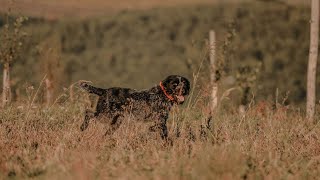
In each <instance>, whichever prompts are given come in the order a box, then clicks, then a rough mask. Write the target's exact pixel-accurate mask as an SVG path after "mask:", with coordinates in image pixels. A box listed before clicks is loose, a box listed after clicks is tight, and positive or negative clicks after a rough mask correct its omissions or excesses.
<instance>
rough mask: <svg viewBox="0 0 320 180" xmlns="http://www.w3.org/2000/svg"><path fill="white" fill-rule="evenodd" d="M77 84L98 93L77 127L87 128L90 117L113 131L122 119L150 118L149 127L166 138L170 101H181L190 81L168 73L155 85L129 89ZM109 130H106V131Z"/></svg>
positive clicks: (187, 93) (182, 101)
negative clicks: (95, 102)
mask: <svg viewBox="0 0 320 180" xmlns="http://www.w3.org/2000/svg"><path fill="white" fill-rule="evenodd" d="M79 86H80V87H81V88H82V89H84V90H86V91H87V92H89V93H92V94H95V95H98V96H99V99H98V102H97V106H96V110H95V112H91V111H90V110H87V111H86V113H85V118H84V121H83V123H82V125H81V126H80V130H81V131H84V130H85V129H87V127H88V125H89V122H90V120H91V119H96V120H98V121H100V122H105V123H108V124H109V125H110V127H111V129H110V130H111V131H110V132H114V131H115V130H116V129H117V128H118V127H119V126H120V124H121V122H122V121H123V119H124V118H126V117H128V115H130V117H133V119H135V120H142V121H153V122H154V125H152V126H151V127H150V128H149V130H150V131H153V132H154V131H159V132H160V136H161V138H162V139H166V138H167V137H168V130H167V125H166V122H167V119H168V117H169V112H170V109H171V108H172V106H173V105H174V104H183V103H184V101H185V99H186V96H188V95H189V92H190V82H189V80H188V79H187V78H185V77H182V76H179V75H170V76H168V77H167V78H165V79H164V80H163V81H160V83H159V85H156V86H154V87H152V88H150V89H147V90H141V91H137V90H134V89H129V88H119V87H113V88H108V89H103V88H98V87H94V86H91V85H89V84H88V83H86V82H80V83H79ZM110 132H109V133H110Z"/></svg>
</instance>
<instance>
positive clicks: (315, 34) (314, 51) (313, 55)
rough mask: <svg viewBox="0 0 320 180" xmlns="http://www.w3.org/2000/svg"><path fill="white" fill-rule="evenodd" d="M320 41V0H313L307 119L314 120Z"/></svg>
mask: <svg viewBox="0 0 320 180" xmlns="http://www.w3.org/2000/svg"><path fill="white" fill-rule="evenodd" d="M318 41H319V0H312V3H311V22H310V51H309V62H308V77H307V119H309V120H311V121H312V120H313V119H314V115H315V105H316V73H317V72H316V70H317V59H318Z"/></svg>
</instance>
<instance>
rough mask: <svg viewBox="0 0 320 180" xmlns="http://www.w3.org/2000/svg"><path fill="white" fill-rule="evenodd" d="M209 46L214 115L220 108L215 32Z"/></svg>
mask: <svg viewBox="0 0 320 180" xmlns="http://www.w3.org/2000/svg"><path fill="white" fill-rule="evenodd" d="M209 41H210V42H209V45H210V65H211V68H210V69H211V75H210V79H211V85H212V92H211V98H212V99H211V101H212V102H211V103H212V104H211V113H213V112H214V111H215V110H216V108H217V106H218V82H217V77H216V71H217V67H216V62H215V61H216V59H215V56H216V34H215V32H214V31H213V30H211V31H210V33H209Z"/></svg>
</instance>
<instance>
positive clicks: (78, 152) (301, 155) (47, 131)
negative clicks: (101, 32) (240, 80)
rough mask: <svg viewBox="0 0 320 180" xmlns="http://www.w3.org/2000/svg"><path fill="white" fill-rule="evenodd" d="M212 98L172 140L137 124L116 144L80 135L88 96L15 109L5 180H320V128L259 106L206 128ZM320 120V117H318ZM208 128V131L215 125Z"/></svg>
mask: <svg viewBox="0 0 320 180" xmlns="http://www.w3.org/2000/svg"><path fill="white" fill-rule="evenodd" d="M204 99H206V97H201V96H200V98H199V97H198V98H197V99H196V100H197V101H193V102H189V103H186V104H185V105H184V106H183V107H182V108H175V110H174V111H173V112H172V113H171V114H170V115H171V116H170V120H169V121H168V125H169V139H170V141H168V142H165V141H163V140H161V138H160V137H158V136H157V134H153V133H151V132H149V131H148V130H147V129H148V124H147V123H137V122H132V121H130V120H128V121H126V122H124V123H123V124H122V126H121V127H120V128H119V129H118V130H117V131H116V132H115V133H114V134H113V135H110V136H104V133H105V129H104V125H103V124H100V123H96V122H92V123H91V124H90V126H89V128H88V129H87V130H86V131H85V132H81V131H79V125H80V124H81V122H82V118H83V111H84V108H85V106H86V103H85V102H86V101H85V98H84V96H82V97H81V96H80V97H79V98H78V100H77V102H76V103H71V102H69V101H66V102H64V103H62V104H60V105H55V106H52V107H51V108H49V109H45V108H41V107H36V106H35V105H31V104H30V103H27V102H26V103H25V104H18V105H17V104H14V105H12V106H11V107H8V108H6V109H2V110H1V113H0V119H1V121H0V147H1V151H0V178H1V179H6V178H15V179H25V178H36V179H62V178H63V179H111V178H115V179H317V178H318V177H319V175H320V168H319V167H320V166H319V163H320V158H319V155H320V141H319V138H320V137H319V134H320V127H319V125H318V123H316V124H314V123H308V121H306V119H305V118H304V115H303V113H302V112H300V110H299V109H295V108H293V107H283V106H279V108H278V109H277V110H272V108H271V106H269V105H268V104H267V103H258V104H255V105H252V107H251V108H250V109H249V110H248V111H247V112H246V114H245V116H242V115H241V116H240V115H239V114H237V113H235V112H236V111H233V110H232V109H230V108H229V109H228V110H227V111H225V110H221V111H220V113H218V114H216V115H215V116H214V117H213V119H212V121H210V122H209V123H207V121H206V106H204V104H205V103H204ZM317 119H318V120H319V116H317ZM208 124H209V125H208Z"/></svg>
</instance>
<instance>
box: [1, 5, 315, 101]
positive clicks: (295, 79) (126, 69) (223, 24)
mask: <svg viewBox="0 0 320 180" xmlns="http://www.w3.org/2000/svg"><path fill="white" fill-rule="evenodd" d="M1 17H2V18H1V19H0V27H3V25H4V23H5V20H4V18H3V17H4V16H1ZM309 20H310V9H309V7H307V6H301V5H300V6H298V5H294V4H287V3H283V2H278V1H254V2H242V3H222V4H221V3H219V4H211V5H192V6H191V5H184V6H179V7H158V8H151V9H145V10H121V11H118V12H115V13H110V14H108V15H103V16H95V17H89V18H85V19H75V18H70V19H67V18H61V19H51V20H48V19H45V18H30V19H29V20H28V22H27V24H26V25H25V30H26V31H27V32H28V37H27V39H26V40H25V42H24V43H25V44H24V46H23V48H24V49H23V51H22V53H21V55H20V57H19V59H18V60H17V61H15V62H14V64H13V65H12V79H13V80H12V85H13V89H14V90H15V93H16V94H17V93H18V94H23V93H24V91H25V87H27V86H28V85H30V84H32V85H38V84H39V83H40V81H41V79H42V78H43V77H44V75H45V74H46V72H45V71H44V69H46V68H44V66H45V65H43V62H44V61H47V58H44V57H54V58H55V59H58V60H57V61H58V63H56V64H55V66H57V67H56V69H57V72H56V74H57V76H56V78H59V80H57V82H59V86H58V89H59V90H61V91H62V89H63V87H68V86H70V84H72V83H74V82H76V81H78V80H80V79H85V80H90V81H92V82H94V84H95V85H99V86H101V87H111V86H122V87H132V88H137V89H140V88H149V87H150V86H152V85H154V84H156V83H157V82H159V81H160V80H162V79H163V78H164V77H165V76H166V75H169V74H181V75H185V76H187V77H188V78H190V79H192V78H193V74H194V73H195V72H196V71H197V69H198V67H199V66H200V64H201V62H202V60H203V59H204V61H203V63H204V64H203V67H204V68H203V69H202V70H201V76H200V77H201V78H200V85H206V84H208V83H207V82H208V81H209V75H208V71H207V67H208V65H209V61H208V54H207V53H205V49H206V47H207V39H208V33H209V30H210V29H214V30H216V32H217V48H218V55H217V58H218V61H219V62H220V63H221V64H223V67H222V69H223V72H222V73H221V74H222V75H223V78H225V79H222V81H221V83H222V84H223V85H224V86H225V88H230V87H234V86H239V82H238V81H237V80H238V79H241V78H239V76H243V74H246V73H247V74H250V76H254V77H253V78H250V77H249V78H244V79H245V81H252V83H251V84H250V86H252V89H253V93H254V94H255V97H256V98H257V99H272V98H274V95H275V92H276V90H277V89H278V90H279V92H280V93H281V94H286V93H287V92H289V101H290V102H293V103H297V104H299V103H301V102H303V101H304V100H305V93H306V82H305V81H306V71H307V60H308V54H309V52H308V51H309V26H310V25H309ZM43 48H51V49H53V50H52V51H48V52H47V51H45V53H47V54H46V55H44V54H43V52H44V51H43ZM48 53H49V54H48ZM50 53H51V54H50ZM203 57H204V58H203ZM1 68H2V67H1ZM250 72H254V73H250ZM1 76H2V75H1ZM318 76H320V74H319V73H318ZM0 78H1V79H0V82H1V80H2V77H0ZM232 79H234V80H232ZM242 79H243V78H242ZM252 79H253V80H252ZM319 85H320V78H318V82H317V86H318V87H320V86H319ZM318 95H319V93H318Z"/></svg>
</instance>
